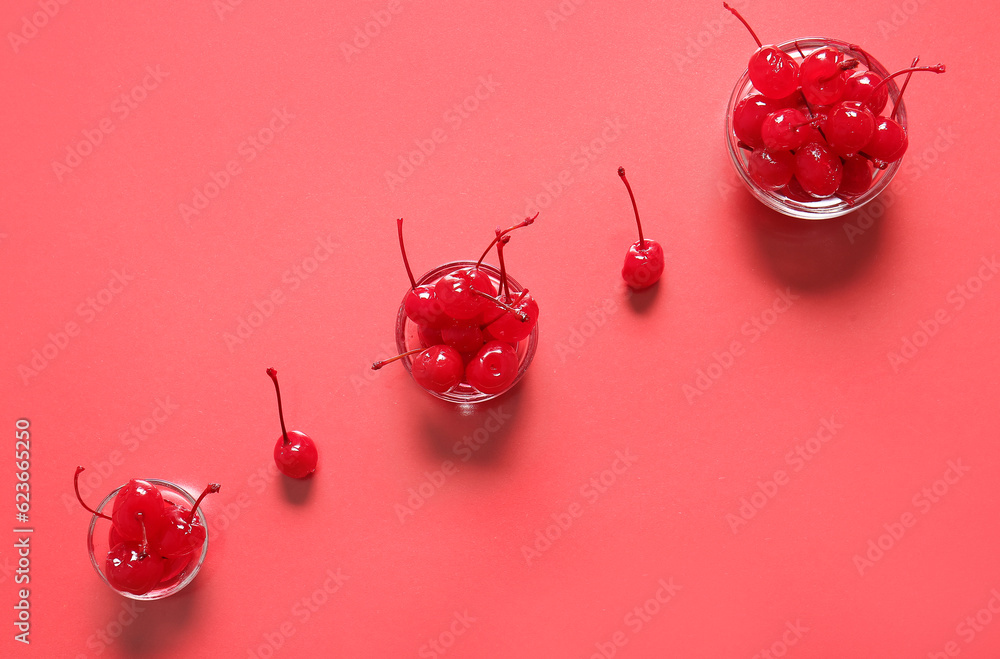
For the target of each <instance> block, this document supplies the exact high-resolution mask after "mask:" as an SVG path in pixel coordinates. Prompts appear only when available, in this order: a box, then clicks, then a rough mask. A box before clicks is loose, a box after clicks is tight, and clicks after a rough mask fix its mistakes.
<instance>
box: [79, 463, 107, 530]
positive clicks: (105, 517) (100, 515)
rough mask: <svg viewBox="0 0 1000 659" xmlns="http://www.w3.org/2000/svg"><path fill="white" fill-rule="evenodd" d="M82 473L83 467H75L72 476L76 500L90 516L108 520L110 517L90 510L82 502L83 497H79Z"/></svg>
mask: <svg viewBox="0 0 1000 659" xmlns="http://www.w3.org/2000/svg"><path fill="white" fill-rule="evenodd" d="M84 471H85V468H84V467H77V468H76V473H75V474H73V489H74V490H76V498H77V500H78V501H79V502H80V505H81V506H83V507H84V508H85V509H86V510H87V511H88V512H90V513H91V514H93V515H96V516H98V517H103V518H104V519H108V520H110V519H111V517H109V516H108V515H105V514H104V513H99V512H97V511H96V510H94V509H93V508H91V507H90V506H88V505H87V504H86V503H85V502H84V500H83V497H82V496H80V474H81V473H82V472H84Z"/></svg>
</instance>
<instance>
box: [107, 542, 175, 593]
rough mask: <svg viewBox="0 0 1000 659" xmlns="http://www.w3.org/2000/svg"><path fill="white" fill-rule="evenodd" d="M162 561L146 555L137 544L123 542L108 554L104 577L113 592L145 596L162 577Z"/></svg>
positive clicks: (144, 548)
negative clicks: (120, 591)
mask: <svg viewBox="0 0 1000 659" xmlns="http://www.w3.org/2000/svg"><path fill="white" fill-rule="evenodd" d="M164 566H165V563H164V560H163V559H162V558H160V557H158V556H152V555H151V554H149V553H147V551H146V547H145V546H144V545H142V544H140V543H138V542H132V541H125V542H122V543H121V544H118V545H115V546H114V547H112V548H111V551H109V552H108V557H107V560H106V561H105V564H104V575H105V576H106V577H107V579H108V583H109V584H111V586H112V587H113V588H114V589H115V590H123V591H125V592H127V593H132V594H133V595H145V594H146V593H148V592H149V591H150V590H152V589H153V588H154V587H155V586H156V584H158V583H159V582H160V579H161V578H162V577H163V569H164Z"/></svg>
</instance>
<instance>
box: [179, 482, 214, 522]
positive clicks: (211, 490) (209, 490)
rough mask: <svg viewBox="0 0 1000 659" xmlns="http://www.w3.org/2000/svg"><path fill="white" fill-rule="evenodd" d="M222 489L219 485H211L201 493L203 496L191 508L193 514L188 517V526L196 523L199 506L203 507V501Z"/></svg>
mask: <svg viewBox="0 0 1000 659" xmlns="http://www.w3.org/2000/svg"><path fill="white" fill-rule="evenodd" d="M221 488H222V486H221V485H219V484H218V483H209V484H208V487H206V488H205V490H204V491H203V492H202V493H201V496H199V497H198V499H197V500H196V501H195V502H194V505H193V506H191V514H190V515H188V518H187V523H188V524H190V523H192V522H193V521H194V515H195V513H196V512H197V511H198V506H200V505H201V500H202V499H204V498H205V497H207V496H208V495H209V494H215V493H216V492H218V491H219V490H220V489H221Z"/></svg>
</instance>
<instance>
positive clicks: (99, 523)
mask: <svg viewBox="0 0 1000 659" xmlns="http://www.w3.org/2000/svg"><path fill="white" fill-rule="evenodd" d="M144 480H145V481H146V482H147V483H150V484H152V485H155V486H156V488H157V489H158V490H159V491H160V494H161V495H163V498H164V499H165V500H169V501H173V502H174V503H176V504H181V505H184V506H186V507H187V508H188V509H191V507H192V506H194V504H195V498H194V497H192V496H191V495H190V494H189V493H188V492H187V490H185V489H184V488H182V487H181V486H180V485H177V484H175V483H171V482H170V481H164V480H159V479H156V478H146V479H144ZM122 487H124V485H123V486H120V487H118V488H115V491H114V492H112V493H111V494H109V495H108V496H106V497H105V498H104V501H102V502H101V503H100V505H98V507H97V512H99V513H104V514H106V515H109V516H110V514H111V510H112V504H113V502H114V500H115V496H117V495H118V490H120V489H122ZM195 515H196V517H197V519H198V520H199V521H200V522H201V524H202V526H204V527H205V542H204V544H202V546H201V552H200V553H199V555H197V556H195V557H194V558H192V559H191V562H190V563H188V565H187V567H186V568H184V570H183V571H181V573H180V574H178V575H177V576H175V577H174V578H173V579H171V580H170V581H168V582H167V583H163V584H158V585H157V586H156V587H155V588H153V589H152V590H150V591H149V592H146V593H143V594H142V595H136V594H135V593H130V592H127V591H122V590H118V589H117V588H115V587H114V586H112V585H111V582H109V581H108V577H107V575H106V574H104V564H105V562H106V558H107V555H108V551H110V550H111V547H110V546H108V532H109V531H111V522H110V521H109V520H107V519H104V518H103V517H98V516H97V515H94V516H93V517H92V518H91V520H90V528H89V529H88V530H87V551H88V552H89V553H90V563H91V564H92V565H93V566H94V569H95V570H97V574H99V575H100V576H101V580H102V581H104V583H106V584H107V585H108V588H110V589H111V590H113V591H115V592H116V593H118V594H119V595H121V596H122V597H128V598H129V599H134V600H144V601H148V600H158V599H163V598H164V597H169V596H170V595H173V594H174V593H176V592H179V591H180V590H182V589H183V588H184V587H186V586H187V585H188V584H189V583H191V581H192V580H193V579H194V577H195V575H196V574H198V571H199V570H201V564H202V563H204V562H205V555H206V554H208V523H207V521H206V520H205V516H204V515H203V514H202V512H201V509H200V508H199V510H198V511H197V512H196V513H195Z"/></svg>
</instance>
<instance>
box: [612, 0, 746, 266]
mask: <svg viewBox="0 0 1000 659" xmlns="http://www.w3.org/2000/svg"><path fill="white" fill-rule="evenodd" d="M726 7H729V5H726ZM730 11H735V10H730ZM737 16H739V14H737ZM618 176H621V177H622V181H623V182H624V183H625V189H626V190H628V197H629V199H631V200H632V212H634V213H635V225H636V226H637V227H639V249H645V247H646V241H645V239H644V238H643V237H642V222H640V221H639V207H638V206H636V205H635V195H634V194H632V186H631V185H629V184H628V179H627V178H625V168H624V167H619V168H618Z"/></svg>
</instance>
